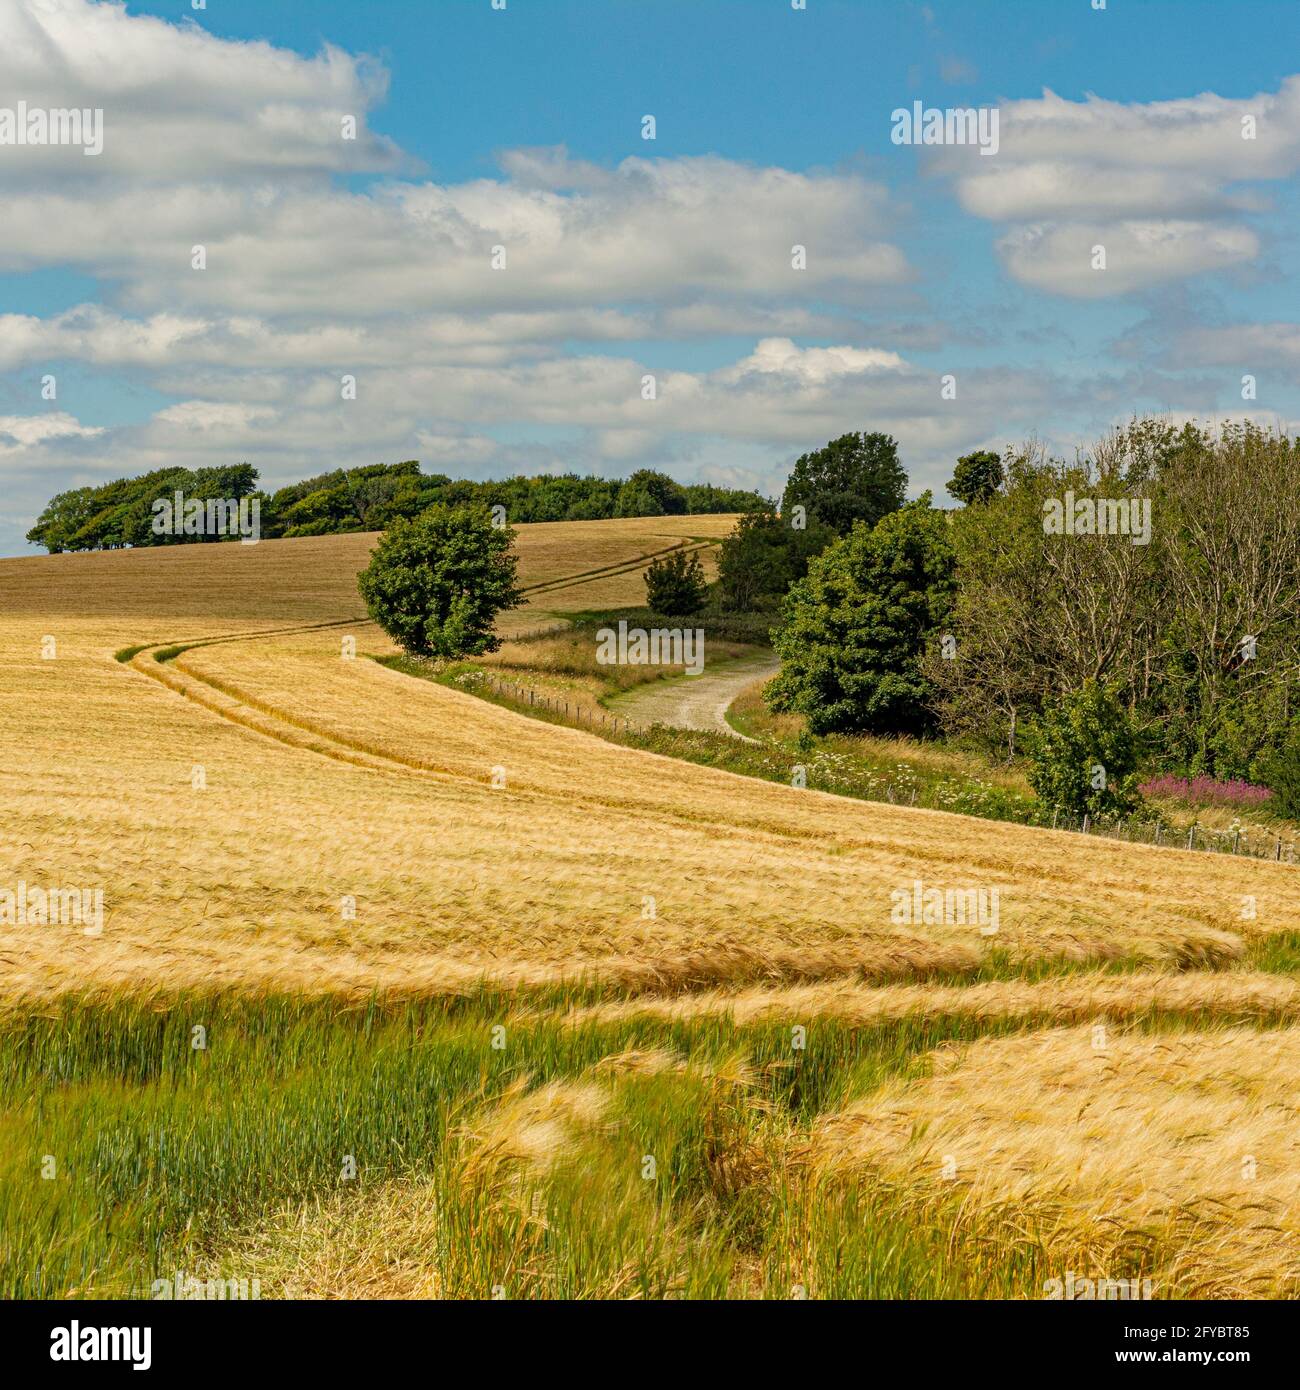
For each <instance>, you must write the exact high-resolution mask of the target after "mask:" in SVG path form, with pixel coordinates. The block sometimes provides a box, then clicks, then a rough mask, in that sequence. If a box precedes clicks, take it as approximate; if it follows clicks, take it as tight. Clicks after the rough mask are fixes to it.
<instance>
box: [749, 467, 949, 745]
mask: <svg viewBox="0 0 1300 1390" xmlns="http://www.w3.org/2000/svg"><path fill="white" fill-rule="evenodd" d="M952 570H953V566H952V545H951V542H950V541H949V537H948V525H947V520H946V517H945V514H944V513H943V512H940V511H936V510H935V509H934V508H933V507H931V506H930V494H929V493H928V492H927V493H925V494H924V496H922V497H919V498H918V499H917V500H916V501H915V502H909V503H907V505H906V506H904V507H902V508H901V509H900V510H898V511H896V512H893V513H891V514H890V515H888V516H886V517H884V518H883V519H882V520H881V521H880V522H879V523H878V524H877V525H876V527H875V528H874V529H873V530H868V529H867V527H866V526H865V525H861V524H859V525H857V526H855V527H854V528H853V531H852V532H851V534H849V535H848V536H846V537H844V538H843V539H842V540H839V541H836V542H835V544H833V545H832V546H831V547H830V548H829V549H828V550H826V551H824V552H823V553H822V554H821V555H819V556H817V558H816V559H814V560H813V561H812V563H811V564H810V565H809V567H808V573H807V575H806V577H805V578H803V579H801V580H800V581H799V582H798V583H797V584H795V585H794V587H793V588H792V589H791V590H790V592H789V594H788V595H787V596H786V600H785V603H784V605H783V607H782V619H783V621H782V623H781V626H780V627H779V628H777V629H776V630H775V631H774V632H773V634H772V639H773V645H774V646H775V647H776V651H777V655H778V656H779V657H780V658H781V672H780V674H779V675H778V676H777V677H776V678H775V679H774V680H773V681H771V682H770V683H769V684H768V686H767V687H766V698H767V700H768V703H769V704H770V705H771V706H772V708H774V709H776V710H785V711H790V712H793V713H797V714H802V715H804V716H805V718H806V719H807V721H808V728H809V730H811V732H812V733H814V734H825V733H853V732H862V733H874V734H899V733H903V734H918V733H924V732H926V731H927V730H928V729H929V728H930V727H931V725H932V723H933V715H932V713H931V707H932V704H933V692H932V690H931V687H930V682H929V679H928V677H927V676H926V674H925V670H924V661H923V659H924V657H925V654H926V650H927V647H928V645H930V644H931V643H932V641H933V639H934V637H935V636H936V635H937V633H938V629H939V627H940V625H941V624H942V623H943V621H944V620H945V619H946V618H947V616H948V613H949V611H950V609H951V607H952V599H953V591H954V580H953V572H952Z"/></svg>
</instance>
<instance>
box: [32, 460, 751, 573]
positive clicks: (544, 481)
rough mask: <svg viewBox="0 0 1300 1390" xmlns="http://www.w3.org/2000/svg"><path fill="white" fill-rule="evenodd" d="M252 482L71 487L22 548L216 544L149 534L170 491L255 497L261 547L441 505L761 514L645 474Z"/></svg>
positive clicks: (161, 477)
mask: <svg viewBox="0 0 1300 1390" xmlns="http://www.w3.org/2000/svg"><path fill="white" fill-rule="evenodd" d="M257 477H258V475H257V470H256V469H255V468H253V467H251V466H250V465H249V464H246V463H241V464H234V465H232V466H230V467H225V468H201V469H193V470H191V469H187V468H162V469H156V470H154V471H153V472H151V473H145V474H143V475H142V476H140V477H136V478H119V479H116V480H115V481H113V482H110V483H105V484H103V485H102V486H100V487H82V488H73V489H71V490H70V491H68V492H61V493H59V495H58V496H57V497H55V498H53V499H52V500H51V501H50V503H49V504H48V506H46V508H45V510H44V511H43V512H42V513H41V515H40V517H39V519H38V520H37V522H36V524H35V526H33V527H32V529H31V530H30V531H28V533H27V539H28V540H29V541H30V542H31V543H32V544H34V545H42V546H44V547H45V548H46V549H47V550H49V551H51V552H53V551H63V550H112V549H116V548H118V547H121V546H146V545H176V544H186V543H191V544H192V543H194V542H196V541H214V540H219V539H220V537H216V536H187V535H175V534H164V535H158V534H155V533H154V531H153V528H152V522H153V515H154V514H153V504H154V502H155V501H156V500H157V499H160V498H163V499H171V498H172V497H173V496H174V494H175V493H176V492H177V491H180V492H182V493H184V494H185V496H186V498H187V499H188V498H200V499H208V498H226V499H231V500H236V499H239V498H242V497H249V498H256V499H257V500H258V502H259V504H260V515H261V534H262V536H263V538H265V539H273V538H276V537H281V536H322V535H333V534H337V533H340V532H345V531H381V530H383V529H384V528H385V527H387V526H389V525H390V524H391V523H392V522H394V521H396V520H399V519H406V520H410V519H412V518H414V517H416V516H418V515H419V514H420V513H421V512H423V511H425V510H427V509H428V508H429V507H432V506H435V505H437V504H439V503H443V504H446V505H448V506H453V507H457V506H474V505H482V506H487V507H492V506H498V505H499V506H503V507H504V508H505V509H506V515H507V517H508V518H509V519H510V521H511V522H529V521H599V520H604V519H606V518H610V517H620V516H683V515H694V514H698V513H718V512H744V511H752V510H755V509H757V508H760V507H762V506H764V505H766V504H765V501H764V499H763V498H762V497H760V496H759V495H758V494H757V493H756V492H746V491H743V490H740V489H733V488H721V487H715V486H713V485H712V484H710V483H692V484H687V485H683V484H681V483H678V482H676V481H674V480H673V479H672V478H670V477H668V475H667V474H665V473H659V472H656V471H654V470H653V469H648V468H646V469H641V470H639V471H638V472H636V473H633V474H632V476H631V477H629V478H627V479H625V480H619V479H609V478H594V477H582V476H580V475H578V474H576V473H565V474H556V475H549V474H543V475H541V476H538V477H523V476H520V477H515V478H506V479H503V480H501V481H499V482H472V481H469V480H466V479H457V480H453V479H452V478H449V477H447V476H446V475H445V474H442V473H421V471H420V465H419V463H418V462H415V461H407V462H405V463H393V464H384V463H378V464H371V465H367V466H365V467H361V468H349V469H343V468H340V469H335V470H334V471H333V472H329V473H322V474H320V475H319V476H318V477H315V478H307V479H306V480H304V481H303V482H300V483H292V484H290V485H289V486H287V487H282V488H280V489H279V490H278V491H276V492H273V493H267V492H259V491H258V490H257Z"/></svg>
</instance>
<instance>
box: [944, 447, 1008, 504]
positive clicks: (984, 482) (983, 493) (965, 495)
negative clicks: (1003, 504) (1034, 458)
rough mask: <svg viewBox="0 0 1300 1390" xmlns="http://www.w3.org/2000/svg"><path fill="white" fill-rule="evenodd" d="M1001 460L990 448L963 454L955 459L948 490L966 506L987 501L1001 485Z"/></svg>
mask: <svg viewBox="0 0 1300 1390" xmlns="http://www.w3.org/2000/svg"><path fill="white" fill-rule="evenodd" d="M1003 476H1004V475H1003V472H1002V460H1001V459H1000V458H999V457H998V456H997V455H996V454H995V453H993V452H992V450H990V449H980V450H978V451H977V452H976V453H973V454H963V455H962V456H961V458H959V459H958V460H957V467H956V468H955V469H954V470H953V474H952V479H951V481H950V482H949V483H948V491H949V492H950V493H951V494H952V495H953V496H954V497H955V498H956V499H957V500H958V501H959V502H964V503H965V504H966V506H968V507H971V506H974V505H975V504H976V503H977V502H987V501H988V500H989V498H990V497H993V496H995V495H996V493H997V491H998V489H999V488H1000V487H1001V486H1002V479H1003Z"/></svg>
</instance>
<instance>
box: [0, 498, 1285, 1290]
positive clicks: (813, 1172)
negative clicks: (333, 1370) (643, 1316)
mask: <svg viewBox="0 0 1300 1390" xmlns="http://www.w3.org/2000/svg"><path fill="white" fill-rule="evenodd" d="M732 520H733V519H731V518H724V517H707V516H706V517H701V516H692V517H678V518H641V519H636V520H628V521H613V522H575V523H557V524H551V525H538V526H524V527H521V528H519V538H518V553H519V557H520V582H521V585H522V586H523V587H524V589H525V594H526V602H525V603H524V605H523V606H522V607H521V608H519V609H517V610H515V611H514V612H512V613H511V614H509V615H507V617H506V619H505V620H504V621H503V623H502V632H503V635H505V636H507V637H509V636H510V635H511V634H526V633H530V632H537V631H541V630H545V629H547V628H551V627H554V628H556V629H557V630H558V629H560V628H562V627H563V625H564V623H565V620H566V619H565V615H566V614H570V615H572V614H578V613H584V612H592V611H605V610H608V609H610V608H612V607H618V606H623V605H626V606H628V607H634V606H636V605H638V604H640V603H641V602H642V601H643V595H644V586H643V583H642V574H643V570H644V567H645V565H646V564H647V563H648V562H649V559H650V558H651V557H652V556H653V555H655V554H658V553H662V552H664V551H666V550H667V549H669V548H671V547H673V546H677V545H687V546H692V547H702V549H701V554H702V556H703V558H704V559H705V562H706V567H711V565H712V550H713V547H712V546H711V545H710V542H711V541H715V540H717V539H719V538H720V537H721V536H722V535H724V534H726V532H727V531H728V530H729V529H730V526H731V524H732ZM374 540H375V537H374V536H373V535H345V536H332V537H320V538H313V539H303V540H290V541H267V542H263V543H261V544H260V545H256V546H247V547H245V546H240V545H192V546H176V547H166V548H156V549H148V550H140V551H122V552H113V553H100V554H78V555H53V556H48V557H42V558H39V559H21V560H4V561H0V707H2V708H3V711H4V714H3V726H2V731H0V752H2V755H3V756H2V757H0V789H2V791H3V795H2V796H0V890H5V891H7V892H8V893H9V894H10V899H12V900H13V901H17V898H18V896H19V891H20V888H21V889H22V891H23V892H26V891H27V890H29V889H30V888H31V887H41V888H48V889H54V890H57V891H65V890H72V889H78V890H93V891H94V892H99V893H102V905H103V910H102V920H100V921H99V922H98V923H95V922H90V923H87V922H81V921H78V922H74V923H66V922H64V923H50V922H41V921H30V920H29V921H17V920H14V919H13V915H12V913H11V914H10V917H9V918H8V919H6V920H5V921H4V922H3V924H0V1076H2V1077H3V1085H4V1094H5V1095H6V1097H7V1098H8V1099H9V1101H10V1103H9V1105H8V1106H7V1108H6V1110H5V1112H4V1114H3V1117H0V1293H3V1294H4V1295H6V1296H33V1295H35V1296H43V1297H63V1296H71V1295H78V1296H88V1297H115V1296H124V1295H128V1294H133V1293H134V1294H144V1295H145V1296H147V1295H148V1293H149V1290H150V1287H151V1286H152V1285H153V1283H154V1282H155V1281H158V1280H168V1279H171V1278H172V1277H173V1275H174V1274H175V1273H176V1272H177V1271H183V1272H186V1273H187V1274H191V1275H194V1276H195V1277H216V1276H221V1277H227V1278H237V1279H241V1280H242V1279H250V1280H257V1281H258V1283H259V1286H260V1289H261V1296H263V1297H284V1296H308V1297H326V1298H351V1297H361V1298H368V1297H411V1298H429V1297H436V1298H489V1297H494V1296H495V1297H508V1298H577V1297H580V1298H681V1297H702V1298H752V1297H770V1298H791V1297H796V1298H797V1297H804V1296H807V1297H812V1298H823V1297H862V1298H873V1297H911V1298H947V1297H960V1298H986V1297H1016V1298H1042V1297H1044V1296H1050V1295H1049V1294H1046V1293H1045V1291H1046V1290H1050V1288H1051V1287H1052V1281H1054V1280H1056V1281H1060V1280H1064V1279H1065V1278H1066V1276H1067V1274H1070V1275H1072V1276H1076V1277H1079V1278H1092V1279H1136V1280H1138V1281H1144V1280H1145V1281H1149V1284H1150V1289H1151V1291H1152V1296H1154V1297H1157V1298H1175V1297H1180V1296H1188V1295H1192V1294H1204V1293H1207V1292H1209V1293H1214V1294H1220V1295H1224V1296H1248V1295H1257V1294H1264V1295H1267V1296H1288V1295H1291V1296H1294V1295H1295V1294H1296V1293H1300V1199H1297V1197H1296V1192H1297V1190H1300V1185H1298V1184H1297V1178H1300V1141H1298V1140H1297V1139H1296V1137H1295V1118H1296V1116H1295V1101H1294V1096H1293V1092H1294V1088H1295V1079H1296V1077H1297V1075H1300V1019H1298V1017H1297V1016H1298V1015H1300V990H1297V986H1296V980H1295V973H1296V970H1297V969H1300V878H1297V872H1296V870H1295V869H1293V868H1291V867H1290V866H1287V865H1282V864H1274V863H1270V862H1265V861H1257V860H1251V859H1246V858H1232V857H1227V856H1220V855H1208V854H1193V853H1185V852H1182V851H1179V850H1175V849H1155V848H1150V847H1143V846H1138V845H1131V844H1123V843H1118V842H1112V841H1107V840H1097V839H1088V838H1085V837H1081V836H1076V835H1071V834H1067V833H1064V832H1060V833H1058V832H1053V831H1047V830H1036V829H1030V828H1026V827H1021V826H1014V825H1009V824H1003V823H997V822H991V821H985V820H978V819H974V818H967V817H962V816H956V815H949V814H945V813H942V812H938V811H928V810H919V809H909V808H907V807H903V806H891V805H887V804H882V803H865V802H861V801H855V800H850V799H847V798H840V797H836V796H832V795H829V794H826V793H822V792H817V791H813V790H809V789H806V788H800V787H795V786H786V785H781V784H777V783H773V782H770V781H763V780H760V779H758V778H750V777H742V776H738V775H734V774H731V773H728V772H723V771H719V770H716V769H713V768H709V767H705V766H699V765H697V764H694V763H691V762H686V761H682V760H679V759H676V758H670V757H665V756H661V755H658V754H656V753H653V752H649V751H645V750H643V749H640V748H634V747H627V746H622V745H620V744H619V743H618V742H617V741H613V740H609V739H606V738H602V737H600V736H598V734H597V733H595V732H590V731H588V730H586V729H583V728H571V727H564V726H562V725H559V724H557V723H554V722H547V721H543V720H540V719H533V718H529V717H528V716H527V715H525V714H522V713H518V712H515V711H512V710H510V709H506V708H502V707H501V706H500V705H498V704H494V703H490V702H488V701H486V700H483V699H480V698H478V697H477V696H475V695H474V694H472V693H469V692H468V691H461V690H457V689H451V688H448V687H447V686H446V685H444V684H439V683H437V682H434V681H429V680H420V679H416V678H413V677H412V676H410V675H408V674H405V673H403V672H402V671H399V670H395V669H392V668H390V667H388V666H385V665H382V664H380V662H379V661H376V660H373V659H372V658H376V657H388V656H392V655H394V648H393V647H392V645H391V644H390V643H389V641H388V639H387V638H386V637H385V636H384V635H383V634H382V633H381V632H380V631H379V630H378V629H377V628H375V627H374V626H373V625H371V624H370V623H369V622H368V621H367V620H366V619H365V615H364V609H363V607H362V605H361V602H360V599H359V598H358V596H357V593H356V588H355V576H356V573H357V571H358V570H359V569H360V568H361V567H362V566H363V565H364V564H365V562H366V556H367V554H368V552H369V549H370V547H371V546H372V545H373V543H374ZM710 572H711V571H710ZM920 885H925V886H926V887H929V888H933V887H938V888H939V889H941V890H956V891H958V892H963V891H965V890H967V889H979V890H983V891H985V892H989V891H991V890H996V892H997V895H998V897H997V901H998V904H999V911H998V916H997V920H996V921H995V922H994V923H993V924H992V929H989V927H988V925H987V924H983V925H976V924H975V923H973V922H971V921H958V922H946V921H945V920H942V919H941V920H938V921H934V920H926V914H921V915H919V916H918V915H917V914H911V915H910V916H909V915H907V914H902V916H901V918H900V911H899V904H900V902H902V903H904V904H906V903H909V902H911V901H913V890H914V888H916V889H917V890H918V893H919V888H920ZM4 901H8V900H4Z"/></svg>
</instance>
